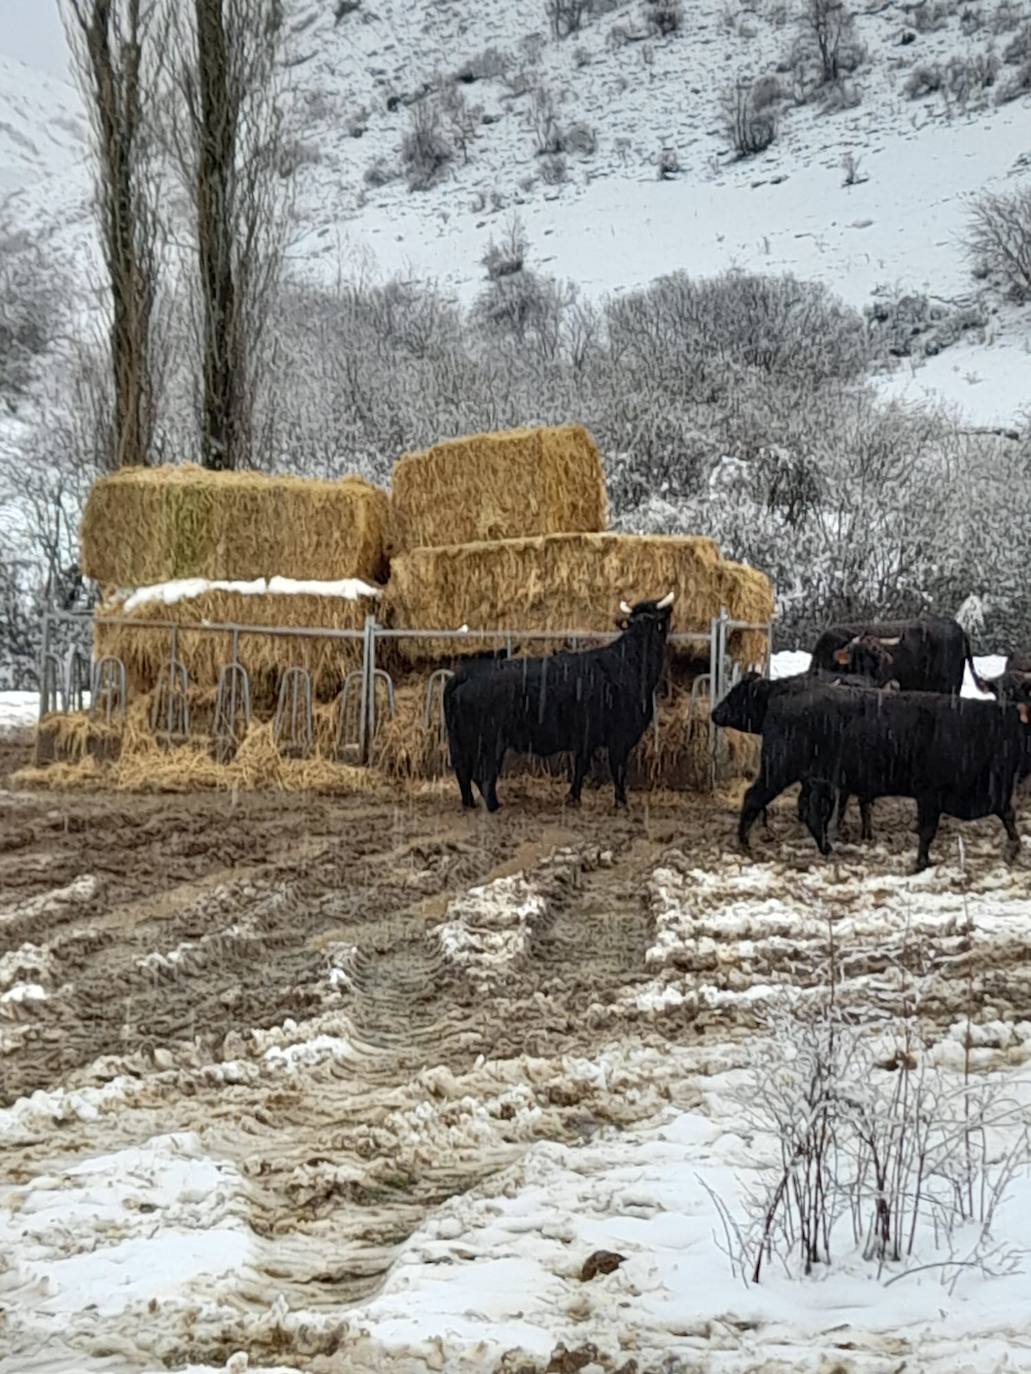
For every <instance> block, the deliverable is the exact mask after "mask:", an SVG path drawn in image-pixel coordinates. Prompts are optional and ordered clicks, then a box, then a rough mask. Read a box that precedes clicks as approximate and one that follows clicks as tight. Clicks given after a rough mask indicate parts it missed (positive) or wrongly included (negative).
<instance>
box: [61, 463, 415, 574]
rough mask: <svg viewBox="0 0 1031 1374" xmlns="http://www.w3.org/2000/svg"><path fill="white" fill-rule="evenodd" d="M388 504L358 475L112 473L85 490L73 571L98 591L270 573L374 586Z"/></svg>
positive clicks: (178, 470) (183, 470)
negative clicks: (78, 569)
mask: <svg viewBox="0 0 1031 1374" xmlns="http://www.w3.org/2000/svg"><path fill="white" fill-rule="evenodd" d="M388 507H389V498H388V496H387V494H386V492H384V491H381V490H380V489H379V488H378V487H374V486H372V485H371V484H370V483H368V482H366V481H365V480H364V479H362V478H360V477H345V478H342V479H341V480H339V481H335V482H329V481H318V480H314V479H311V478H303V477H270V476H267V475H266V474H264V473H259V472H211V471H208V470H207V469H205V468H200V467H196V466H194V465H192V464H187V465H184V466H181V467H156V468H142V467H135V468H122V469H121V470H120V471H118V472H116V473H112V474H111V475H110V476H108V477H102V478H100V480H99V481H97V482H96V483H94V485H93V488H92V490H91V491H90V494H89V498H88V500H87V502H86V511H85V514H84V517H83V522H82V537H81V543H82V568H83V571H84V572H85V573H86V575H87V576H88V577H92V578H94V579H95V580H96V581H97V582H99V583H101V585H102V586H105V587H142V586H147V585H152V584H154V583H158V582H167V581H170V580H172V579H174V578H184V577H209V578H253V577H268V576H269V575H270V574H271V573H280V574H282V575H284V576H287V577H296V578H316V577H317V578H342V577H361V578H365V579H367V580H369V581H376V580H378V579H379V578H381V577H382V576H383V574H384V572H385V566H386V565H385V553H384V535H385V529H386V523H387V511H388Z"/></svg>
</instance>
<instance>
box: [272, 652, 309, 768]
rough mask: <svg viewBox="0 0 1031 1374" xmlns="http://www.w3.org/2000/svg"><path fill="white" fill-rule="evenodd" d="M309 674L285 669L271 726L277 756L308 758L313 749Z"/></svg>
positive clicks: (295, 669) (298, 669)
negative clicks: (278, 753)
mask: <svg viewBox="0 0 1031 1374" xmlns="http://www.w3.org/2000/svg"><path fill="white" fill-rule="evenodd" d="M311 700H312V689H311V673H309V672H308V670H307V668H298V667H296V666H295V667H292V668H287V670H286V672H285V673H284V674H283V678H282V681H281V682H280V684H279V699H278V700H277V702H276V714H275V718H274V720H273V722H272V738H273V739H274V740H275V742H276V748H277V749H279V750H280V752H283V751H284V750H285V752H287V753H289V754H292V755H293V756H295V757H300V758H302V759H303V758H307V756H308V755H309V754H310V753H311V751H312V749H313V748H314V747H315V722H314V717H313V714H312V706H311Z"/></svg>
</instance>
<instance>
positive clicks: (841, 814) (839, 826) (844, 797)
mask: <svg viewBox="0 0 1031 1374" xmlns="http://www.w3.org/2000/svg"><path fill="white" fill-rule="evenodd" d="M851 799H852V793H851V792H847V791H846V790H845V788H844V787H843V788H842V789H841V791H840V792H839V793H838V795H837V796H836V797H835V802H836V804H837V812H838V814H837V818H836V819H835V822H834V829H835V831H836V832H837V836H838V839H839V840H843V839H845V838H846V836H847V835H848V824H847V823H846V820H845V813H846V812H847V811H848V804H849V802H850V801H851Z"/></svg>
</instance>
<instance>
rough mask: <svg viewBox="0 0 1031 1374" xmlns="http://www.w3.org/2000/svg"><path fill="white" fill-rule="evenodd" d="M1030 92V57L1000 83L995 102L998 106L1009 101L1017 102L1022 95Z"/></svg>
mask: <svg viewBox="0 0 1031 1374" xmlns="http://www.w3.org/2000/svg"><path fill="white" fill-rule="evenodd" d="M1029 91H1031V57H1028V58H1025V59H1024V61H1023V62H1022V63H1021V65H1020V66H1019V67H1018V68H1017V69H1016V71H1014V72H1011V73H1010V75H1009V76H1007V78H1006V80H1005V81H1003V82H1001V84H1000V85H999V87H998V90H997V92H996V96H995V101H996V104H998V105H1006V104H1008V103H1009V101H1011V100H1019V99H1020V97H1021V96H1022V95H1027V94H1028V92H1029Z"/></svg>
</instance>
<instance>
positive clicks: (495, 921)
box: [437, 873, 548, 986]
mask: <svg viewBox="0 0 1031 1374" xmlns="http://www.w3.org/2000/svg"><path fill="white" fill-rule="evenodd" d="M547 919H548V903H547V901H546V900H545V898H544V896H543V895H542V894H541V893H540V892H539V891H538V890H537V888H536V887H535V886H534V885H533V884H532V883H531V882H529V881H528V880H527V879H526V878H525V877H524V876H523V875H522V874H521V873H520V874H515V875H513V876H511V877H507V878H496V879H495V880H494V881H493V882H491V883H487V884H486V885H485V886H483V887H474V888H470V890H469V891H468V892H464V893H462V895H461V896H460V897H456V898H454V899H453V900H452V901H451V902H450V903H449V904H448V909H447V916H446V917H445V920H444V923H443V924H442V925H440V926H438V927H437V940H438V941H439V943H440V949H441V953H442V954H443V956H444V958H445V959H446V960H447V962H448V963H449V964H452V965H453V966H454V967H455V968H458V969H461V970H462V971H463V972H464V973H467V974H468V975H469V976H470V977H471V978H473V979H474V980H475V981H476V982H479V983H482V984H483V985H484V986H489V985H491V984H494V983H497V982H498V981H500V980H501V979H502V978H503V977H504V974H505V972H506V970H507V969H509V968H510V967H511V965H512V964H514V963H515V962H516V961H517V960H518V959H521V958H525V957H526V955H527V954H528V952H529V949H530V944H531V942H532V940H533V937H534V934H535V933H536V932H537V931H538V930H540V929H541V928H542V927H543V925H544V924H545V922H546V921H547Z"/></svg>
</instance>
